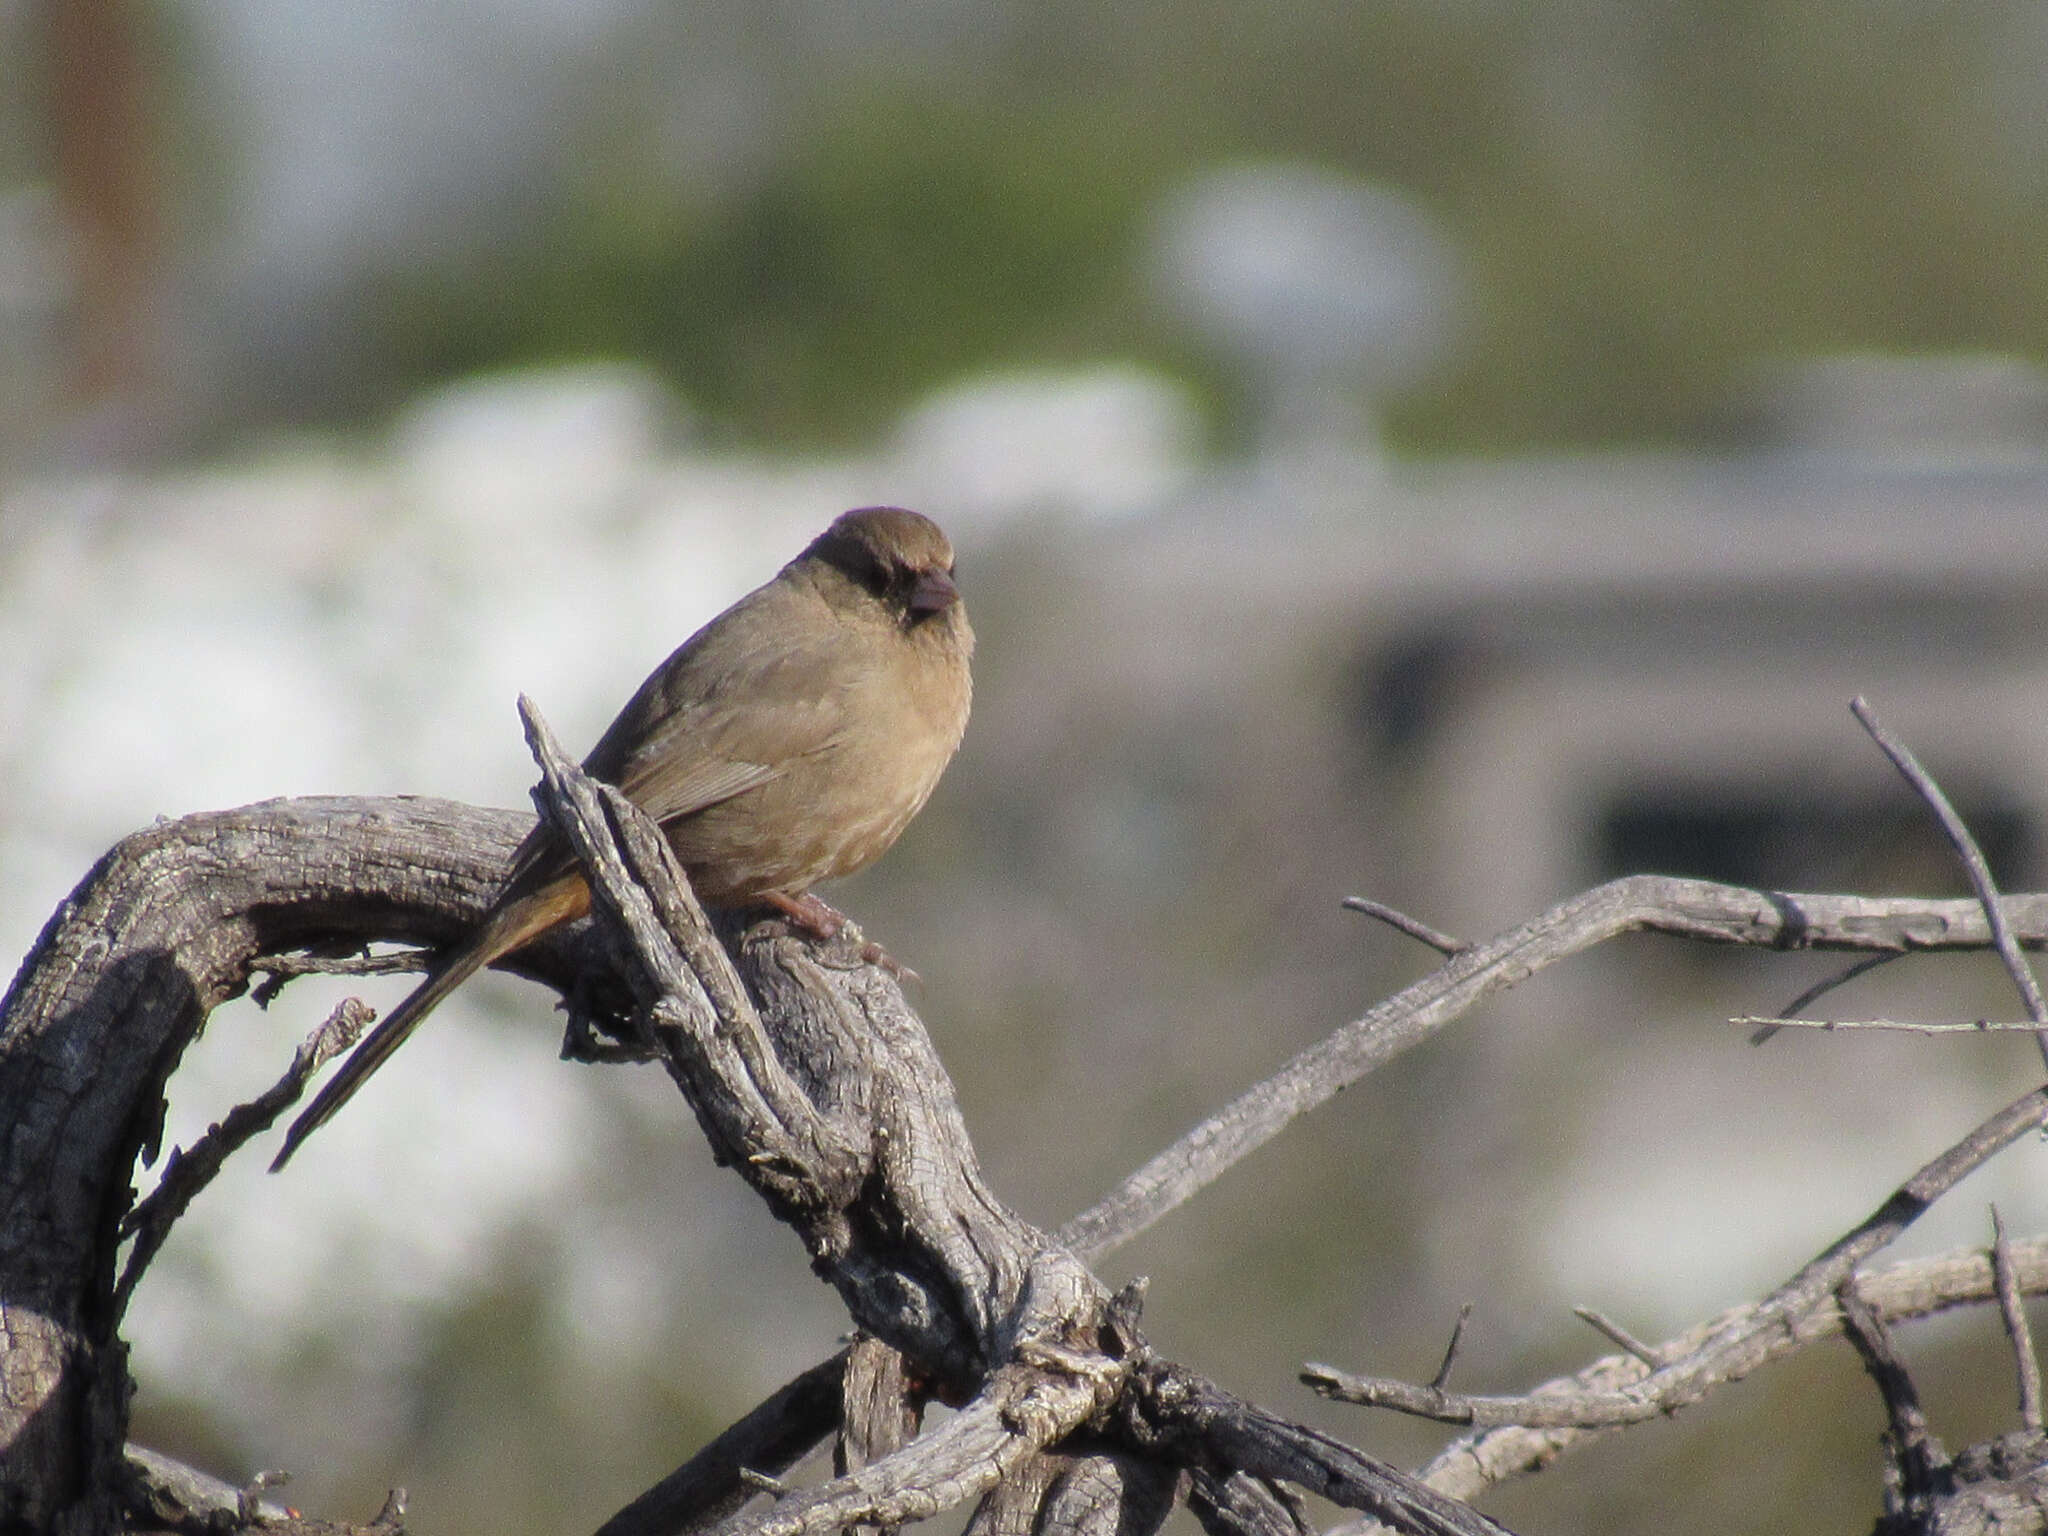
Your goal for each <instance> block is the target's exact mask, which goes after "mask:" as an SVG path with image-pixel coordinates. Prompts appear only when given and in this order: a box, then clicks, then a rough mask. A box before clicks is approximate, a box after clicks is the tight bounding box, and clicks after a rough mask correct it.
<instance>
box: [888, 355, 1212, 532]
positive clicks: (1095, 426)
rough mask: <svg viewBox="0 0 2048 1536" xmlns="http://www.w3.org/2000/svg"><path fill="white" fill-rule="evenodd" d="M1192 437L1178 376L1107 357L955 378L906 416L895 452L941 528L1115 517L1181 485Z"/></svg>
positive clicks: (1196, 427)
mask: <svg viewBox="0 0 2048 1536" xmlns="http://www.w3.org/2000/svg"><path fill="white" fill-rule="evenodd" d="M1200 438H1201V425H1200V422H1199V420H1198V419H1197V417H1196V413H1195V408H1194V405H1193V403H1192V402H1191V401H1190V400H1189V399H1188V397H1187V394H1186V392H1185V391H1184V390H1182V389H1181V388H1180V387H1179V386H1178V385H1175V384H1173V383H1170V382H1169V381H1167V380H1165V379H1163V378H1161V377H1159V376H1158V375H1157V374H1153V373H1148V372H1146V371H1145V370H1143V369H1139V368H1133V367H1128V366H1105V367H1100V368H1088V369H1077V370H1073V371H1069V372H1059V373H1051V372H1048V373H1017V374H1002V375H997V376H994V377H990V378H985V379H976V380H972V381H969V382H966V383H962V384H958V385H955V386H953V387H952V388H951V389H948V390H945V391H943V392H941V393H940V394H937V395H934V396H933V397H932V398H931V399H929V400H927V401H926V402H924V403H923V404H922V405H920V406H918V407H916V408H915V409H914V410H912V411H911V412H910V413H909V415H908V416H907V417H905V419H904V421H903V424H902V426H901V427H900V428H899V430H898V432H897V436H896V454H897V459H898V462H899V463H900V464H901V466H902V471H903V479H904V481H905V482H906V483H907V484H908V485H910V486H913V487H916V488H917V493H918V495H919V496H920V497H922V498H924V499H928V500H930V501H931V502H932V503H933V505H932V508H931V510H933V511H934V512H935V514H936V515H938V516H940V517H941V518H942V520H945V521H947V522H948V523H949V525H951V524H952V523H954V522H956V521H959V522H963V523H964V522H966V521H969V520H973V519H990V518H994V517H998V516H1002V515H1005V514H1016V513H1020V512H1045V511H1052V512H1059V513H1066V514H1069V515H1077V516H1081V517H1086V518H1101V517H1122V516H1126V515H1129V514H1131V513H1134V512H1140V511H1144V510H1146V509H1148V508H1150V507H1153V506H1156V505H1158V504H1159V503H1160V502H1161V501H1163V500H1165V499H1166V498H1167V497H1169V496H1171V495H1172V494H1173V493H1174V492H1176V491H1178V490H1180V489H1181V488H1182V487H1184V486H1185V485H1186V484H1187V483H1188V480H1189V477H1190V476H1191V474H1192V473H1193V470H1194V465H1195V460H1196V453H1197V450H1198V447H1199V444H1200ZM913 504H915V503H913ZM955 512H958V513H959V514H962V516H961V517H960V518H959V519H955V517H954V514H955Z"/></svg>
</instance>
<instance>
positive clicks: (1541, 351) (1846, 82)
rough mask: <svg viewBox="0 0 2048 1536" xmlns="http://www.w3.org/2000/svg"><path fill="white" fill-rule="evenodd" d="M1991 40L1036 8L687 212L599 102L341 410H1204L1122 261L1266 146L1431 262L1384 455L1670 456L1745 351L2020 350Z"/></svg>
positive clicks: (2014, 18) (1659, 21)
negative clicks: (1467, 314) (659, 377)
mask: <svg viewBox="0 0 2048 1536" xmlns="http://www.w3.org/2000/svg"><path fill="white" fill-rule="evenodd" d="M2023 23H2024V15H2023V12H2022V11H2021V9H2020V0H2002V3H2000V0H1982V3H1977V4H1973V5H1970V6H1962V7H1956V6H1948V7H1941V8H1939V9H1938V10H1933V11H1930V10H1926V9H1925V8H1920V7H1911V6H1897V5H1890V4H1881V3H1877V0H1744V3H1729V0H1686V3H1679V4H1670V5H1663V6H1658V7H1653V8H1648V9H1642V8H1615V7H1610V6H1606V5H1603V4H1599V3H1595V0H1558V3H1550V4H1542V5H1537V4H1530V3H1522V4H1508V3H1495V4H1487V3H1484V0H1472V3H1468V4H1460V5H1445V4H1438V3H1422V0H1407V3H1396V4H1390V5H1381V6H1371V7H1363V6H1350V5H1310V6H1296V7H1274V8H1252V9H1245V8H1242V7H1225V6H1219V5H1212V4H1187V5H1178V6H1160V5H1137V4H1120V5H1112V6H1107V7H1096V6H1090V7H1086V8H1083V7H1079V6H1075V5H1070V4H1060V5H1049V6H1043V7H1036V8H1032V9H1030V10H1028V11H1022V12H1020V13H1019V14H1017V15H1015V16H1011V17H1009V18H1008V19H1007V25H1006V28H1005V29H1004V30H1003V31H1002V32H1001V33H1000V35H999V36H997V37H995V38H994V39H993V40H987V41H985V45H984V47H983V48H982V49H981V51H980V53H979V55H978V56H977V57H974V58H972V59H971V60H968V61H966V62H961V61H958V60H956V61H954V65H955V67H952V68H950V69H935V68H930V67H926V68H922V69H918V70H912V69H910V68H908V67H906V68H903V69H901V70H898V71H893V72H892V71H890V70H888V69H887V68H886V67H884V66H882V65H879V64H877V63H876V61H875V60H874V59H873V57H871V56H862V57H861V58H860V59H858V60H854V61H850V62H848V63H847V64H846V65H845V66H844V67H843V68H841V69H840V70H839V71H838V72H837V73H836V74H835V73H833V70H832V66H831V64H830V62H829V61H827V63H826V64H824V65H822V66H819V68H820V72H821V73H822V74H823V76H824V78H823V79H822V80H820V81H818V82H816V83H815V87H814V88H811V89H807V90H803V91H799V92H797V94H796V97H795V105H794V108H793V113H794V120H793V121H792V122H791V123H790V124H788V125H787V127H786V128H785V130H784V131H783V132H782V134H781V135H780V137H779V140H778V143H779V148H778V149H777V150H776V151H775V152H774V153H773V154H772V155H771V156H770V157H769V163H767V164H766V165H765V166H763V167H761V168H759V169H758V170H757V171H756V172H755V173H753V174H750V175H745V176H741V177H738V178H728V179H727V181H728V184H726V185H723V186H720V187H718V188H713V189H707V188H704V187H702V186H688V185H684V184H683V180H682V178H681V177H680V176H679V175H677V174H676V173H675V172H674V171H673V170H672V168H669V167H666V166H664V164H663V162H662V156H661V155H660V154H659V153H658V152H657V151H651V150H648V149H647V148H646V147H645V146H646V144H648V143H651V142H654V141H656V140H657V139H658V134H657V133H656V132H655V130H654V129H653V128H652V127H650V126H649V125H648V124H647V123H645V122H642V121H640V119H639V117H638V116H636V110H635V107H634V102H635V100H636V99H638V98H636V97H635V96H633V95H631V94H628V95H627V96H625V97H624V98H623V99H622V98H621V97H620V96H619V95H618V94H616V93H608V94H605V95H604V96H603V99H602V100H601V101H600V102H598V103H597V104H595V105H593V106H588V107H585V108H583V109H582V110H583V111H584V112H585V114H586V115H587V116H590V117H591V118H592V120H593V122H594V123H599V124H601V125H600V126H591V127H588V128H587V130H586V131H584V132H583V133H582V135H581V137H580V139H579V138H578V135H577V131H576V130H575V129H574V128H573V127H572V129H571V130H570V144H569V147H568V149H567V150H566V151H565V153H564V156H563V158H562V161H561V163H560V164H559V166H558V167H557V168H556V171H555V173H554V174H553V175H552V177H551V178H550V179H549V181H548V184H547V185H545V186H544V187H542V188H541V189H539V190H538V191H536V192H535V193H533V194H532V198H531V201H530V202H529V203H527V204H526V205H525V206H523V207H521V208H518V209H507V210H506V218H505V220H504V221H503V227H502V228H501V229H499V230H498V231H496V232H494V235H493V238H491V239H490V240H489V241H488V242H486V243H483V244H481V245H480V246H479V247H478V248H473V249H463V250H459V251H450V252H449V253H448V257H447V259H446V260H445V261H444V262H442V263H440V264H437V265H435V266H432V267H429V268H428V269H425V270H418V269H411V270H408V271H406V272H403V273H393V274H389V275H388V277H387V280H386V281H385V282H384V283H383V284H382V285H381V286H380V288H379V290H378V292H377V293H376V294H375V295H374V299H375V302H374V303H373V304H372V305H371V306H370V307H371V309H372V311H373V312H374V313H375V314H376V315H378V316H380V317H381V322H380V323H381V329H382V336H383V340H384V346H383V356H382V367H383V369H384V370H385V376H384V377H383V378H382V379H381V380H380V381H379V382H378V385H377V387H376V388H375V389H374V390H373V391H372V392H373V393H374V394H376V395H378V396H380V397H382V398H390V397H393V396H396V395H398V394H402V393H404V392H405V391H408V390H410V389H412V388H414V387H416V386H417V385H419V384H422V383H425V382H428V381H431V380H433V379H437V378H441V377H445V376H448V375H450V374H454V373H458V372H461V371H465V370H469V369H474V368H478V367H483V366H490V365H498V364H508V363H516V362H529V361H535V360H542V359H549V358H557V357H562V356H565V355H582V354H589V353H604V354H614V355H616V354H625V355H631V356H639V357H643V358H646V359H648V360H650V361H652V362H654V363H656V364H657V365H658V366H660V367H661V368H662V369H663V370H664V371H665V372H666V373H667V374H668V375H669V376H670V377H671V378H672V379H673V381H674V382H675V383H676V384H677V385H678V386H679V387H680V388H681V389H682V390H683V391H684V393H685V394H686V395H687V396H688V397H689V398H690V399H691V400H692V401H693V402H694V403H695V404H696V405H697V406H698V407H699V408H700V409H701V410H702V411H703V412H704V414H705V417H706V420H707V423H708V425H709V426H710V427H711V428H712V429H713V431H714V432H715V433H718V434H720V435H723V436H729V437H731V438H736V439H738V440H742V441H763V442H774V443H777V444H781V445H785V446H787V445H793V444H810V445H831V444H839V443H844V442H847V441H852V440H857V439H860V438H863V437H865V436H868V435H871V434H872V433H873V432H874V431H875V430H876V429H877V428H878V427H881V426H883V425H885V424H886V423H887V422H889V421H890V420H892V419H893V418H894V416H895V414H896V413H897V412H898V411H900V410H901V409H902V408H903V407H904V406H905V405H906V404H908V403H909V402H910V401H912V400H914V399H915V398H916V397H917V396H918V395H919V394H920V393H921V392H922V391H925V390H927V389H929V388H931V387H933V386H935V385H938V384H941V383H944V382H945V381H947V380H948V379H950V378H953V377H955V376H958V375H959V374H961V373H962V372H965V371H970V370H973V369H976V368H980V367H987V366H1002V365H1010V364H1020V363H1031V362H1046V361H1059V360H1064V359H1071V358H1075V357H1084V356H1099V355H1103V354H1120V355H1127V356H1135V357H1138V358H1140V359H1142V360H1146V361H1150V362H1153V363H1157V364H1160V365H1163V366H1166V367H1168V368H1170V369H1172V370H1174V371H1176V372H1178V373H1181V374H1183V375H1186V376H1190V377H1191V378H1193V379H1194V381H1195V382H1196V384H1197V386H1198V388H1200V389H1201V390H1202V391H1203V392H1204V393H1205V396H1206V398H1208V399H1209V401H1210V402H1211V404H1212V406H1213V407H1214V408H1215V411H1216V414H1217V416H1218V417H1219V421H1220V424H1221V425H1222V426H1223V427H1224V428H1225V429H1226V430H1229V429H1231V428H1234V427H1241V426H1242V423H1241V422H1237V421H1236V420H1235V419H1234V418H1235V415H1236V402H1235V397H1234V392H1233V381H1232V380H1231V378H1230V376H1229V374H1228V371H1227V369H1226V368H1225V367H1224V365H1223V364H1222V363H1221V361H1220V360H1218V359H1213V358H1209V359H1205V358H1202V357H1201V356H1200V354H1199V352H1198V350H1197V349H1196V348H1195V347H1194V346H1193V344H1192V343H1191V341H1190V339H1189V338H1188V337H1186V336H1184V335H1181V334H1178V333H1176V332H1175V331H1174V329H1173V328H1172V326H1171V324H1170V323H1169V321H1168V320H1167V318H1166V317H1165V316H1164V315H1163V314H1162V313H1161V311H1160V307H1159V306H1158V305H1157V304H1156V303H1153V302H1150V301H1149V299H1148V296H1147V295H1146V294H1145V293H1144V292H1143V291H1142V284H1141V282H1140V281H1139V279H1138V276H1137V270H1138V262H1137V257H1138V254H1139V252H1140V251H1141V250H1142V248H1143V241H1144V237H1145V220H1146V216H1147V212H1148V209H1149V208H1150V207H1151V206H1152V204H1153V202H1154V200H1155V199H1156V197H1157V196H1158V194H1159V193H1160V192H1161V191H1162V190H1163V189H1164V188H1165V187H1166V186H1167V185H1168V184H1169V183H1170V181H1171V180H1172V179H1173V178H1174V177H1176V176H1178V175H1181V174H1184V173H1186V172H1188V171H1191V170H1193V169H1196V168H1198V167H1200V166H1203V165H1207V164H1213V163H1215V162H1217V161H1218V160H1223V159H1228V158H1233V157H1244V156H1282V157H1299V158H1303V159H1308V160H1312V161H1316V162H1320V163H1323V164H1327V165H1334V166H1339V167H1343V168H1347V169H1350V170H1352V171H1355V172H1357V173H1358V174H1360V175H1363V176H1367V177H1372V178H1377V179H1380V180H1384V181H1386V182H1390V183H1393V184H1396V185H1399V186H1401V187H1404V188H1406V189H1407V190H1409V191H1410V192H1411V193H1414V194H1416V195H1418V196H1420V197H1421V198H1422V199H1424V200H1425V202H1427V203H1428V204H1429V205H1430V206H1432V207H1434V208H1435V209H1436V211H1437V212H1438V213H1439V215H1440V216H1441V217H1442V218H1443V219H1444V220H1445V222H1446V223H1447V225H1448V227H1449V228H1450V230H1451V231H1452V233H1453V234H1454V236H1455V237H1456V238H1457V239H1458V240H1459V241H1460V242H1461V243H1462V244H1463V246H1464V248H1465V250H1466V252H1467V258H1468V261H1469V273H1470V277H1471V279H1472V288H1473V292H1472V294H1471V304H1472V309H1473V314H1472V319H1471V323H1470V327H1469V332H1468V335H1467V339H1466V345H1465V347H1464V350H1463V351H1462V353H1461V355H1460V357H1459V358H1458V360H1457V363H1456V365H1455V367H1454V368H1453V369H1451V370H1450V371H1449V372H1448V374H1447V375H1446V376H1445V377H1442V378H1440V379H1437V380H1435V381H1433V382H1432V383H1431V384H1429V385H1427V386H1425V387H1422V388H1419V389H1417V390H1415V391H1413V392H1411V394H1410V395H1409V396H1408V397H1407V398H1405V399H1403V400H1400V401H1397V402H1395V403H1394V406H1393V410H1392V416H1393V425H1394V435H1395V438H1396V441H1397V442H1398V443H1400V444H1402V445H1404V446H1406V447H1408V448H1410V449H1412V450H1418V451H1425V452H1429V451H1439V452H1441V451H1475V450H1477V451H1487V450H1508V449H1517V448H1523V447H1527V446H1532V445H1545V444H1560V443H1579V444H1583V443H1602V442H1612V441H1619V440H1646V439H1647V440H1658V439H1664V440H1670V439H1676V438H1684V437H1689V436H1693V435H1696V434H1697V433H1699V432H1700V431H1701V430H1702V429H1703V428H1707V427H1711V426H1712V425H1713V424H1714V423H1715V422H1716V421H1717V420H1718V419H1719V417H1720V415H1721V413H1722V412H1723V411H1724V409H1725V408H1726V406H1727V403H1728V401H1729V400H1730V398H1731V397H1732V396H1733V395H1734V394H1736V393H1738V392H1739V389H1740V384H1741V380H1742V377H1743V372H1744V370H1745V369H1746V367H1747V366H1748V365H1749V364H1750V363H1751V362H1753V361H1754V360H1755V359H1757V358H1758V357H1760V356H1763V357H1768V356H1773V355H1777V354H1782V353H1786V352H1797V351H1802V350H1807V349H1813V348H1841V347H1875V348H1947V347H1995V348H2000V349H2004V350H2016V351H2022V352H2040V351H2041V350H2042V349H2043V347H2044V344H2048V336H2044V334H2043V329H2044V323H2048V322H2044V320H2043V318H2042V317H2043V315H2044V314H2048V304H2044V302H2043V301H2044V299H2048V291H2044V284H2048V277H2044V272H2043V267H2042V264H2041V263H2039V262H2038V261H2034V260H2031V259H2029V254H2030V252H2032V251H2035V250H2038V249H2039V248H2040V247H2041V245H2042V244H2043V241H2044V237H2048V209H2044V206H2043V202H2044V199H2043V195H2042V194H2043V190H2044V189H2043V187H2042V186H2041V185H2040V184H2039V178H2038V177H2037V176H2036V175H2035V173H2034V171H2033V170H2032V169H2031V166H2032V164H2033V160H2032V155H2031V153H2030V150H2029V146H2028V143H2027V140H2028V138H2029V135H2028V132H2027V130H2026V126H2025V125H2026V123H2027V122H2028V121H2031V120H2032V119H2031V115H2030V114H2029V113H2028V112H2027V111H2026V110H2025V107H2026V105H2027V102H2026V100H2025V99H2024V98H2027V97H2029V96H2030V95H2033V94H2038V89H2037V86H2029V85H2027V84H2026V83H2025V82H2024V81H2023V80H2022V81H2020V82H2018V83H2015V81H2014V80H2013V79H2012V78H2010V77H2011V76H2012V75H2013V74H2014V71H2013V69H2012V66H2011V59H2010V57H2009V55H2008V52H2007V50H2008V48H2009V47H2010V46H2012V44H2013V40H2014V38H2015V37H2016V36H2021V37H2023V36H2024V34H2021V32H2020V29H2021V28H2022V26H2023ZM2021 73H2024V72H2021ZM2014 92H2018V93H2019V94H2020V96H2021V98H2023V99H2022V100H2021V101H2020V102H2018V103H2017V105H2016V104H2015V103H2014V101H2013V100H2011V99H2010V98H2012V96H2013V93H2014ZM644 94H645V93H642V95H643V96H644ZM655 110H656V108H655V107H654V106H652V105H648V106H645V107H644V108H642V109H641V112H642V114H643V115H644V114H651V113H653V112H654V111H655ZM636 145H638V147H637V148H636V147H635V146H636Z"/></svg>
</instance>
